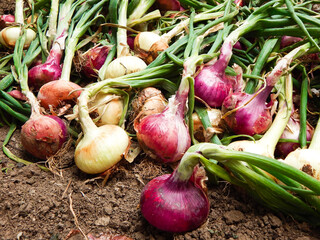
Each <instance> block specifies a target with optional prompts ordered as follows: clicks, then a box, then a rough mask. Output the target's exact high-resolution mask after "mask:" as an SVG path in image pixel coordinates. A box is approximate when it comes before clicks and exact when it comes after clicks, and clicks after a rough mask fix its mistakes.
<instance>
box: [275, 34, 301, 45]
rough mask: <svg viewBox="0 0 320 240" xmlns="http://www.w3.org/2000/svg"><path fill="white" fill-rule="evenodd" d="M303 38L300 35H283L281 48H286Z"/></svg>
mask: <svg viewBox="0 0 320 240" xmlns="http://www.w3.org/2000/svg"><path fill="white" fill-rule="evenodd" d="M302 40H303V39H302V38H300V37H292V36H283V37H282V38H281V42H280V48H285V47H287V46H290V45H292V44H294V43H296V42H300V41H302Z"/></svg>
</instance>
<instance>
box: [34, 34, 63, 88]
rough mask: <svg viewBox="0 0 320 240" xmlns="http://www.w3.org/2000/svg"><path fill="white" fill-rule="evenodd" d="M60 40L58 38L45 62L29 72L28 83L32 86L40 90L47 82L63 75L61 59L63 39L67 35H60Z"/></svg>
mask: <svg viewBox="0 0 320 240" xmlns="http://www.w3.org/2000/svg"><path fill="white" fill-rule="evenodd" d="M60 38H61V39H60V40H59V39H58V40H56V41H55V42H54V43H53V45H52V48H51V50H50V53H49V56H48V58H47V60H46V62H45V63H43V64H40V65H36V66H34V67H33V68H31V69H30V70H29V72H28V81H29V82H28V83H29V86H30V87H33V88H34V89H36V90H38V89H39V88H40V87H41V86H43V85H44V84H45V83H47V82H51V81H53V80H57V79H59V78H60V76H61V72H62V69H61V66H60V60H61V57H62V53H63V49H62V47H61V44H62V43H61V41H64V38H65V36H63V35H62V36H60Z"/></svg>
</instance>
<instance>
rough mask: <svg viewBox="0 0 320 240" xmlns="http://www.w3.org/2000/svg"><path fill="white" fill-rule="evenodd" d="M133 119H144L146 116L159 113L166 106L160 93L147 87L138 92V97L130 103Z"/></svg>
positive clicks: (165, 101)
mask: <svg viewBox="0 0 320 240" xmlns="http://www.w3.org/2000/svg"><path fill="white" fill-rule="evenodd" d="M131 105H132V110H133V117H132V118H133V119H134V118H137V119H136V121H138V118H139V119H141V118H144V117H146V116H148V115H152V114H156V113H161V112H162V111H163V110H164V108H165V107H166V106H167V100H166V99H165V98H164V96H163V95H162V93H161V91H160V90H158V89H156V88H154V87H147V88H144V89H142V91H140V92H139V94H138V96H137V97H136V98H135V99H134V100H133V101H132V102H131Z"/></svg>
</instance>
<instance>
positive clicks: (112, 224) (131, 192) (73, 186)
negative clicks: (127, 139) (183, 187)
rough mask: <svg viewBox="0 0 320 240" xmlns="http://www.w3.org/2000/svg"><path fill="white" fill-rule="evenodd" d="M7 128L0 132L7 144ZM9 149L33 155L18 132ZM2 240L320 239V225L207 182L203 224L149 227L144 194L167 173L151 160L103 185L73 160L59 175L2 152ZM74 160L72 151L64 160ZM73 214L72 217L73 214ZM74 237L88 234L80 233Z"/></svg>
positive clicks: (128, 168) (129, 166) (124, 165)
mask: <svg viewBox="0 0 320 240" xmlns="http://www.w3.org/2000/svg"><path fill="white" fill-rule="evenodd" d="M7 131H8V128H7V127H2V128H1V129H0V141H1V142H3V140H4V138H5V135H6V134H7ZM8 147H9V149H10V150H11V151H12V152H14V153H15V154H17V155H18V156H20V157H23V158H24V159H29V160H30V159H31V158H30V156H29V155H27V154H26V153H25V152H24V151H23V150H21V149H22V146H21V144H20V139H19V132H18V131H17V132H16V133H15V135H14V136H13V138H12V139H11V141H10V143H9V145H8ZM0 159H1V164H0V165H1V168H2V171H1V172H0V181H1V188H0V233H1V234H0V239H1V240H2V239H65V238H66V236H67V235H68V233H69V232H70V231H71V230H73V229H78V227H80V229H81V230H82V231H83V232H84V233H86V234H88V233H93V234H99V233H102V232H103V233H112V234H123V235H126V236H129V237H131V238H133V239H137V240H139V239H156V240H162V239H163V240H166V239H168V240H169V239H175V240H182V239H188V240H189V239H190V240H191V239H205V240H208V239H299V240H308V239H313V240H315V239H320V230H319V229H315V228H312V227H311V226H310V225H308V224H306V223H298V222H296V221H294V220H293V219H292V218H290V217H289V216H284V215H282V214H278V213H272V212H271V211H269V210H268V209H266V208H264V207H263V206H261V205H259V204H257V203H256V202H254V201H253V200H252V199H251V198H250V197H249V196H247V195H246V194H244V193H242V192H241V191H239V190H237V189H235V188H233V187H232V186H230V185H228V184H227V183H225V182H220V183H219V184H218V186H211V185H209V192H208V195H209V198H210V203H211V211H210V216H209V219H208V220H207V222H206V223H205V224H204V225H203V226H202V227H200V228H199V229H197V230H195V231H193V232H189V233H184V234H169V233H165V232H161V231H158V230H157V229H155V228H154V227H152V226H150V225H149V224H148V223H147V222H146V221H145V220H144V219H143V217H142V216H141V213H140V210H139V198H140V192H141V190H142V188H143V186H144V184H145V183H147V182H148V181H149V180H150V179H152V178H153V177H155V176H157V175H160V174H163V173H165V172H169V171H170V168H165V167H163V166H160V165H158V164H155V163H154V162H152V161H151V160H148V159H144V160H137V161H135V162H134V163H131V164H129V163H126V162H125V161H123V162H121V165H120V166H119V168H118V170H117V171H116V172H115V173H114V174H113V175H112V176H111V178H110V179H109V181H108V182H107V184H106V185H105V186H102V179H101V178H98V179H95V178H94V177H93V176H89V175H86V174H83V173H82V172H80V171H79V170H78V169H77V168H76V167H75V166H74V165H72V166H70V167H67V168H65V169H63V170H61V171H60V172H59V174H60V175H61V176H58V175H54V174H52V173H51V172H46V171H43V170H41V169H40V168H39V167H38V166H37V165H36V164H32V165H28V166H24V165H22V164H20V163H19V164H18V163H16V162H14V161H12V160H9V159H8V158H7V157H6V156H5V155H4V154H3V153H2V152H1V153H0ZM60 160H61V161H63V162H70V163H71V164H72V160H73V152H72V149H71V150H70V151H69V152H68V153H67V154H64V156H63V158H62V159H60ZM72 211H73V212H74V214H73V213H72ZM80 236H81V235H78V237H79V238H77V239H84V238H82V237H80Z"/></svg>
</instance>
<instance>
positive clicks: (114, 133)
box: [74, 89, 130, 174]
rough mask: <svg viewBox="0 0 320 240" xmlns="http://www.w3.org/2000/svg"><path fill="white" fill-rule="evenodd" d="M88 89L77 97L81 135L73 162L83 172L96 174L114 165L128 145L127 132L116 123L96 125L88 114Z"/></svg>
mask: <svg viewBox="0 0 320 240" xmlns="http://www.w3.org/2000/svg"><path fill="white" fill-rule="evenodd" d="M89 91H90V89H87V90H84V91H83V92H82V93H81V95H80V97H79V103H78V106H79V120H80V123H81V127H82V130H83V134H84V135H83V137H82V139H81V140H80V141H79V143H78V144H77V146H76V150H75V155H74V159H75V163H76V165H77V167H78V168H79V169H80V170H82V171H83V172H85V173H89V174H97V173H102V172H104V171H106V170H108V169H109V168H110V167H112V166H114V165H115V164H116V163H118V162H119V161H120V160H121V159H122V156H123V154H125V152H126V150H127V148H128V146H129V142H130V141H129V137H128V135H127V133H126V132H125V131H124V130H123V129H122V128H121V127H119V126H116V125H103V126H101V127H97V126H96V125H95V124H94V123H93V121H92V119H91V118H90V116H89V111H88V106H87V101H88V99H89Z"/></svg>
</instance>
